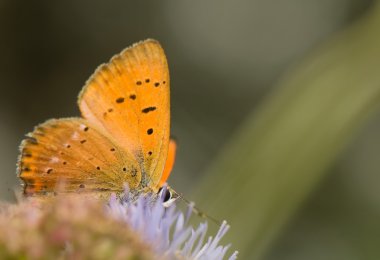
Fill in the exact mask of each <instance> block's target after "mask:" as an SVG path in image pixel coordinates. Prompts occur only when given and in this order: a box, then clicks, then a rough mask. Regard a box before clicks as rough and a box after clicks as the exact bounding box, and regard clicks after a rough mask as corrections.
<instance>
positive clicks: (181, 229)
mask: <svg viewBox="0 0 380 260" xmlns="http://www.w3.org/2000/svg"><path fill="white" fill-rule="evenodd" d="M128 193H129V191H128V190H126V191H125V194H128ZM161 194H163V193H161ZM161 194H160V195H159V197H158V198H154V197H153V196H149V195H141V196H139V197H138V198H137V199H136V200H131V199H129V198H128V197H125V198H123V199H120V198H117V197H116V196H115V195H114V196H112V197H111V199H110V201H109V204H108V212H109V213H110V215H111V216H113V217H115V218H117V219H120V220H123V221H125V222H127V223H128V225H129V226H130V227H131V228H132V229H133V230H135V231H136V232H137V233H138V234H140V236H141V238H142V240H143V241H144V242H146V243H148V244H149V245H150V246H151V247H152V248H153V251H155V252H156V253H157V254H158V255H162V256H163V258H169V259H173V258H174V259H176V258H178V259H207V260H209V259H210V260H212V259H223V258H224V256H225V255H226V252H227V250H228V248H229V245H227V246H222V245H218V244H219V242H220V240H221V239H222V237H223V236H224V235H225V234H226V232H227V231H228V229H229V226H228V225H227V223H226V222H225V221H224V222H223V223H222V225H221V226H220V228H219V231H218V233H217V234H216V236H215V237H209V238H208V239H207V241H206V242H204V240H205V237H206V233H207V223H201V224H200V225H199V226H198V227H197V228H196V229H193V227H191V226H190V225H189V224H188V222H189V219H190V216H191V213H192V205H189V208H188V212H187V214H186V216H185V215H184V214H183V213H182V212H180V211H178V210H177V209H176V207H175V204H173V205H171V206H170V207H168V208H166V207H164V205H163V196H162V195H161ZM152 201H153V202H152ZM236 257H237V252H234V253H233V254H232V255H231V256H230V257H229V259H230V260H233V259H236Z"/></svg>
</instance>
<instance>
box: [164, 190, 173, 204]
mask: <svg viewBox="0 0 380 260" xmlns="http://www.w3.org/2000/svg"><path fill="white" fill-rule="evenodd" d="M162 195H163V197H164V200H163V202H164V203H165V202H168V201H169V200H170V199H171V198H172V193H171V192H170V190H168V189H165V193H164V194H162Z"/></svg>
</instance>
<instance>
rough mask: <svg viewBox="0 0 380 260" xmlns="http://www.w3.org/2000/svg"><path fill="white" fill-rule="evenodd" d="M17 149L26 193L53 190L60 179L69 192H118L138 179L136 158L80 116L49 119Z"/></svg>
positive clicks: (134, 184) (19, 170) (133, 185)
mask: <svg viewBox="0 0 380 260" xmlns="http://www.w3.org/2000/svg"><path fill="white" fill-rule="evenodd" d="M20 149H21V159H20V160H19V167H18V174H19V177H20V178H21V179H22V180H23V181H24V182H25V184H26V186H25V193H26V194H36V193H37V194H39V193H45V192H54V191H55V190H56V188H57V187H56V186H57V185H58V184H59V182H62V183H63V185H65V187H64V190H65V191H68V192H73V191H106V190H107V191H120V190H122V189H123V184H124V182H127V183H128V184H129V185H130V186H131V187H132V188H135V187H137V186H138V184H139V182H140V180H141V172H140V171H139V165H138V163H137V161H135V160H133V159H131V158H133V157H132V156H128V154H126V153H125V152H124V151H123V150H122V149H121V148H120V147H119V146H117V145H116V144H115V143H113V142H112V141H111V140H109V139H108V138H107V137H105V136H104V135H102V134H101V133H100V132H99V131H98V130H97V129H96V126H92V125H91V124H90V123H89V122H87V121H86V120H83V119H79V118H68V119H59V120H55V119H53V120H49V121H47V122H46V123H43V124H42V125H40V126H38V127H36V129H35V130H34V132H33V133H31V134H29V136H28V137H27V139H25V140H24V141H23V142H22V144H21V148H20ZM99 187H101V189H99Z"/></svg>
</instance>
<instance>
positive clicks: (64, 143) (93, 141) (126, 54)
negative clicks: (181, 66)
mask: <svg viewBox="0 0 380 260" xmlns="http://www.w3.org/2000/svg"><path fill="white" fill-rule="evenodd" d="M169 85H170V84H169V70H168V64H167V60H166V56H165V53H164V51H163V49H162V47H161V46H160V44H159V43H158V42H157V41H156V40H152V39H148V40H145V41H142V42H139V43H136V44H134V45H132V46H131V47H128V48H126V49H124V50H123V51H122V52H121V53H119V54H117V55H115V56H114V57H113V58H112V59H111V60H110V61H109V62H108V63H106V64H103V65H100V66H99V67H98V68H97V69H96V71H95V72H94V74H93V75H92V76H91V77H90V78H89V79H88V81H87V82H86V84H85V86H84V87H83V89H82V91H81V92H80V94H79V96H78V106H79V109H80V111H81V115H82V117H77V118H76V117H73V118H62V119H51V120H48V121H46V122H45V123H42V124H40V125H38V126H37V127H35V129H34V131H33V132H31V133H29V134H27V135H26V138H25V139H24V140H23V141H22V143H21V145H20V156H19V160H18V170H17V174H18V176H19V178H20V179H21V180H22V181H23V186H24V195H26V196H46V195H56V192H57V189H58V188H57V187H58V185H59V184H60V183H63V185H62V187H61V188H60V189H59V190H60V192H62V193H70V194H71V193H74V192H76V193H85V194H91V195H94V196H98V197H106V196H108V195H110V194H111V193H121V192H123V191H124V184H125V183H126V184H128V186H129V190H130V191H131V192H136V193H141V192H152V193H157V192H158V191H159V190H160V188H161V187H162V186H163V185H164V183H165V182H166V180H167V178H168V177H169V174H170V172H171V170H172V168H173V164H174V160H175V153H176V143H175V141H173V140H171V139H170V87H169Z"/></svg>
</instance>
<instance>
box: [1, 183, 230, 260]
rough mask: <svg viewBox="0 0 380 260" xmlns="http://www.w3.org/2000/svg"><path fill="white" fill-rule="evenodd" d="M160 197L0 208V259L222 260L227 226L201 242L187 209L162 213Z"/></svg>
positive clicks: (200, 230) (201, 230)
mask: <svg viewBox="0 0 380 260" xmlns="http://www.w3.org/2000/svg"><path fill="white" fill-rule="evenodd" d="M125 194H129V192H128V190H126V192H125ZM162 194H163V193H160V194H159V195H158V196H157V195H149V194H141V195H138V196H136V197H134V198H130V197H128V196H126V197H122V198H120V197H117V196H116V195H113V196H111V198H110V200H109V202H108V203H107V205H106V207H105V206H104V204H102V203H99V201H98V200H95V199H89V198H88V197H83V196H79V195H78V194H75V195H67V196H58V197H57V198H56V199H55V200H53V201H50V203H43V204H36V203H31V202H28V201H23V202H20V203H19V204H17V205H10V206H9V205H7V206H5V205H1V206H0V258H1V259H3V258H7V259H8V258H28V259H56V258H62V259H94V258H96V259H129V258H138V259H223V257H224V256H225V255H226V253H227V250H228V248H229V246H221V245H219V242H220V240H221V238H222V237H223V236H224V234H225V233H226V232H227V230H228V228H229V226H228V225H227V224H226V223H225V222H223V224H222V225H221V227H220V229H219V231H218V233H217V234H216V235H215V237H208V238H207V239H206V233H207V223H202V224H200V225H199V226H198V227H197V228H195V229H193V228H192V227H191V226H190V225H189V224H188V222H189V218H190V215H191V211H192V209H191V207H192V206H191V205H190V207H189V209H188V212H187V214H186V215H185V214H183V213H182V212H180V211H178V210H177V209H176V207H175V205H174V204H173V205H172V206H170V207H168V208H166V207H165V206H164V204H163V200H164V196H163V195H162ZM236 255H237V253H236V252H235V253H234V254H232V255H231V256H230V258H229V259H235V258H236Z"/></svg>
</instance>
